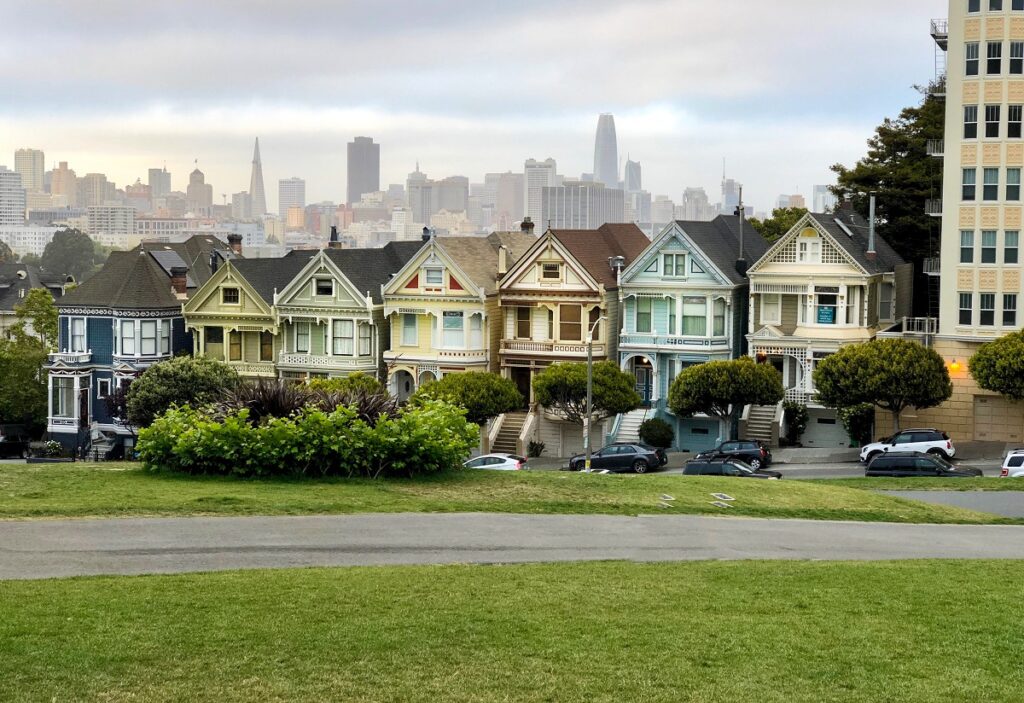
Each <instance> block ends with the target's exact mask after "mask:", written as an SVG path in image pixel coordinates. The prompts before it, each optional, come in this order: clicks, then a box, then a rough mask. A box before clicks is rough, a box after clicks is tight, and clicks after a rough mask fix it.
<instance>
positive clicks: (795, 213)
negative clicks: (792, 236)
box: [747, 207, 807, 244]
mask: <svg viewBox="0 0 1024 703" xmlns="http://www.w3.org/2000/svg"><path fill="white" fill-rule="evenodd" d="M806 214H807V208H804V207H783V208H775V209H774V210H772V216H771V217H769V218H767V219H764V220H759V219H757V218H756V217H751V218H750V219H749V220H747V222H749V223H750V226H751V227H753V228H754V229H756V230H757V232H758V234H760V235H761V236H762V237H764V238H765V239H767V240H768V241H769V242H770V243H772V244H774V243H775V242H777V241H779V240H780V239H781V238H782V235H784V234H785V233H786V232H788V231H789V230H791V229H793V225H795V224H796V223H797V221H798V220H799V219H800V218H801V217H803V216H804V215H806Z"/></svg>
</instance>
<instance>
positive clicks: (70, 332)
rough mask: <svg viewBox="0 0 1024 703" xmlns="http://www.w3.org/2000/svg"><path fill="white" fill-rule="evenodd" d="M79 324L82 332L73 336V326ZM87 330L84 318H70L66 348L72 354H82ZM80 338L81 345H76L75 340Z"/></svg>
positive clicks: (85, 346) (86, 338)
mask: <svg viewBox="0 0 1024 703" xmlns="http://www.w3.org/2000/svg"><path fill="white" fill-rule="evenodd" d="M77 323H81V325H82V331H81V334H75V325H76V324H77ZM87 330H88V324H87V323H86V321H85V318H84V317H72V318H70V320H68V348H69V350H70V351H73V352H79V353H81V352H84V351H85V350H86V348H87V344H88V342H87V340H88V337H87ZM78 337H80V338H81V343H76V341H75V340H76V338H78Z"/></svg>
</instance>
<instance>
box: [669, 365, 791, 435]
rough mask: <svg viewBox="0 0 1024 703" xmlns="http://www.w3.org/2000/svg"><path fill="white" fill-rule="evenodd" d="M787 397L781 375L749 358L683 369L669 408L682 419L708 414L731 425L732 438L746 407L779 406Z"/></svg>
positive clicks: (670, 397)
mask: <svg viewBox="0 0 1024 703" xmlns="http://www.w3.org/2000/svg"><path fill="white" fill-rule="evenodd" d="M784 395H785V391H784V390H783V388H782V376H781V375H780V374H779V372H778V371H776V370H775V368H774V367H773V366H771V365H769V364H758V363H756V362H755V361H754V360H753V359H751V358H750V357H749V356H747V357H743V358H741V359H734V360H732V361H709V362H707V363H704V364H697V365H696V366H691V367H689V368H686V369H683V371H682V372H681V373H680V374H679V375H678V376H676V378H675V380H674V381H672V386H671V387H670V388H669V391H668V407H669V409H670V410H671V411H672V412H674V413H675V414H676V415H679V416H680V417H693V416H694V415H697V414H699V413H704V414H705V415H710V416H712V417H717V418H719V419H721V420H725V421H729V424H730V434H735V427H736V421H737V420H739V417H740V414H741V413H742V412H743V408H744V407H746V406H747V405H776V404H777V403H778V402H779V401H781V400H782V398H783V396H784Z"/></svg>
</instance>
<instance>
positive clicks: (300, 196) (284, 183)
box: [253, 176, 306, 219]
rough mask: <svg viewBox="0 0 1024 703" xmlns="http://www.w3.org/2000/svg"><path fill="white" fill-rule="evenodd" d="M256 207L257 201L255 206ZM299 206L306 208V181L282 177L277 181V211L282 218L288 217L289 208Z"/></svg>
mask: <svg viewBox="0 0 1024 703" xmlns="http://www.w3.org/2000/svg"><path fill="white" fill-rule="evenodd" d="M255 207H256V203H255V201H254V202H253V208H255ZM293 207H297V208H300V209H303V210H305V207H306V181H304V180H302V179H301V178H296V177H294V176H293V177H292V178H282V179H281V180H280V181H278V182H277V211H278V213H279V214H280V215H281V218H282V219H287V217H288V209H289V208H293Z"/></svg>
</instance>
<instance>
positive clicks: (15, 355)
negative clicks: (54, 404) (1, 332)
mask: <svg viewBox="0 0 1024 703" xmlns="http://www.w3.org/2000/svg"><path fill="white" fill-rule="evenodd" d="M46 358H47V354H46V347H44V346H43V344H42V342H40V341H39V340H38V339H36V338H35V337H30V336H27V335H24V334H16V335H14V336H13V337H11V338H10V339H0V369H3V372H2V373H0V424H6V423H11V424H19V425H25V426H26V427H28V428H29V432H30V433H31V434H37V433H39V432H42V430H44V429H45V428H46V410H47V408H46V374H44V373H43V364H45V363H46Z"/></svg>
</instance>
